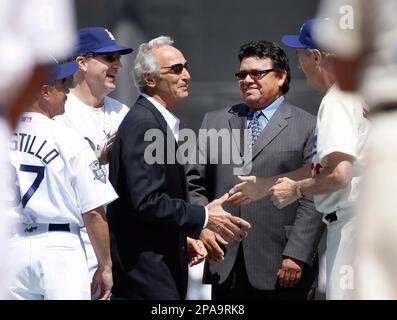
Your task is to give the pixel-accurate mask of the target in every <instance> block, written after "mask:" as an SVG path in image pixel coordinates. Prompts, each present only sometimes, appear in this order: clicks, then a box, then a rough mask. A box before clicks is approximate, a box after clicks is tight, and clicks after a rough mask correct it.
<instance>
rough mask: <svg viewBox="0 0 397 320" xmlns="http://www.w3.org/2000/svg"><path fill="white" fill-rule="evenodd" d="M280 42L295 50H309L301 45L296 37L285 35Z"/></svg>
mask: <svg viewBox="0 0 397 320" xmlns="http://www.w3.org/2000/svg"><path fill="white" fill-rule="evenodd" d="M281 42H282V43H283V44H285V45H286V46H287V47H290V48H295V49H306V48H310V47H309V46H308V45H305V44H303V43H302V42H300V41H299V36H298V35H287V36H283V37H282V38H281Z"/></svg>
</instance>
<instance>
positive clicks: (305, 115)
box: [282, 102, 316, 121]
mask: <svg viewBox="0 0 397 320" xmlns="http://www.w3.org/2000/svg"><path fill="white" fill-rule="evenodd" d="M282 107H283V108H285V109H286V110H288V111H290V112H291V114H292V115H295V116H298V117H301V118H304V119H307V120H309V121H315V120H316V116H315V115H313V114H311V113H309V112H307V111H306V110H304V109H302V108H301V107H298V106H295V105H293V104H290V103H288V102H284V104H283V105H282Z"/></svg>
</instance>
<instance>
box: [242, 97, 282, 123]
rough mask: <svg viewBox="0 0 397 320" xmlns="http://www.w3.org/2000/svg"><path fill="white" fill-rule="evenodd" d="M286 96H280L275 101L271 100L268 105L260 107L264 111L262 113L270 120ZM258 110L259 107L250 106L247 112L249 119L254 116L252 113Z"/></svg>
mask: <svg viewBox="0 0 397 320" xmlns="http://www.w3.org/2000/svg"><path fill="white" fill-rule="evenodd" d="M284 100H285V98H284V96H280V97H278V98H277V99H276V100H274V101H273V102H271V103H270V104H268V105H267V106H264V107H262V108H259V110H261V111H262V114H263V115H264V117H265V118H266V119H267V120H270V118H271V117H272V116H273V114H274V113H275V112H276V110H277V109H278V107H280V105H281V104H282V103H283V102H284ZM256 110H258V109H254V108H248V112H247V117H248V118H249V119H251V118H252V115H253V114H254V112H255V111H256Z"/></svg>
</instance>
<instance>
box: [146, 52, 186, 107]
mask: <svg viewBox="0 0 397 320" xmlns="http://www.w3.org/2000/svg"><path fill="white" fill-rule="evenodd" d="M151 53H152V54H153V55H154V56H155V58H157V61H158V65H159V67H160V74H159V75H158V76H156V77H154V78H153V83H151V84H149V92H150V93H151V95H152V96H153V97H154V98H156V99H157V100H159V101H160V102H161V103H163V104H164V105H165V106H166V107H167V109H170V110H172V109H173V108H174V107H175V105H176V104H177V103H178V102H179V101H181V100H183V99H184V98H186V97H187V96H188V95H189V80H190V74H189V72H188V71H187V69H186V67H184V68H183V69H182V70H181V72H180V73H179V74H177V73H174V72H173V68H168V67H170V66H172V65H176V64H182V65H185V63H186V59H185V57H184V56H183V54H182V52H180V51H179V50H178V49H176V48H175V47H172V46H169V45H166V46H162V47H159V48H154V49H152V50H151ZM186 66H187V65H186Z"/></svg>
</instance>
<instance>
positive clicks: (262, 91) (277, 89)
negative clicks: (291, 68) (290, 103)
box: [239, 56, 287, 108]
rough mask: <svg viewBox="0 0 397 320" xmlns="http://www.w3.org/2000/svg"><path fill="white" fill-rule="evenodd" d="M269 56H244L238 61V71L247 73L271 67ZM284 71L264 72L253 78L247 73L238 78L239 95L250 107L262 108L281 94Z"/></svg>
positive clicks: (284, 76) (284, 77)
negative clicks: (259, 76)
mask: <svg viewBox="0 0 397 320" xmlns="http://www.w3.org/2000/svg"><path fill="white" fill-rule="evenodd" d="M272 68H273V63H272V60H271V59H270V58H267V57H265V58H259V57H257V56H252V57H247V58H244V59H243V60H242V61H241V63H240V71H245V72H247V73H249V72H252V71H262V70H267V69H272ZM286 75H287V73H286V71H277V72H276V71H272V72H269V73H265V74H264V75H263V77H262V78H260V79H258V80H254V79H253V78H251V76H250V75H249V74H248V75H247V76H246V77H245V78H244V79H241V80H239V86H240V91H241V95H242V97H243V99H244V102H245V104H246V105H247V106H249V107H250V108H262V107H264V106H266V105H268V104H269V103H271V102H272V101H274V100H275V99H277V98H278V97H279V96H281V95H282V92H281V87H282V85H283V83H284V81H285V79H286Z"/></svg>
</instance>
